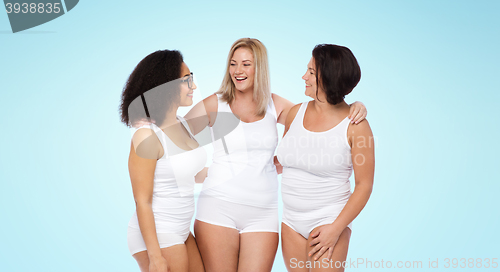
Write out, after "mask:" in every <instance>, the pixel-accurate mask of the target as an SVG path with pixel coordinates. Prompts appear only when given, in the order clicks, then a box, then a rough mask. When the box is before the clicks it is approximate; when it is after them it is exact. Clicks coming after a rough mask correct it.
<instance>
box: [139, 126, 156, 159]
mask: <svg viewBox="0 0 500 272" xmlns="http://www.w3.org/2000/svg"><path fill="white" fill-rule="evenodd" d="M132 147H133V148H134V151H135V153H136V154H137V155H138V156H139V157H142V158H145V159H157V158H158V155H159V154H160V153H163V147H162V145H161V143H160V140H159V139H158V137H157V136H156V133H155V132H154V131H153V130H152V129H149V128H141V129H138V130H137V131H136V132H135V133H134V135H133V137H132Z"/></svg>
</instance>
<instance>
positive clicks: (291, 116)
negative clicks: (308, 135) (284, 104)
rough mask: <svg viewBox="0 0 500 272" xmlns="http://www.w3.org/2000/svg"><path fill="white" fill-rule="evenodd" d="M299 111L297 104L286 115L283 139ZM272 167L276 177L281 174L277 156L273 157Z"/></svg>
mask: <svg viewBox="0 0 500 272" xmlns="http://www.w3.org/2000/svg"><path fill="white" fill-rule="evenodd" d="M299 109H300V104H297V105H295V106H292V107H291V108H290V109H289V110H288V113H287V118H286V121H285V123H284V125H285V132H283V137H285V135H286V133H287V132H288V130H289V129H290V125H291V124H292V122H293V119H295V115H297V111H298V110H299ZM274 166H276V171H277V172H278V175H279V174H281V173H282V172H283V166H282V165H281V163H280V162H279V161H278V156H274Z"/></svg>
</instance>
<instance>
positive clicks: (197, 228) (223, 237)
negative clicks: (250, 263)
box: [194, 220, 240, 272]
mask: <svg viewBox="0 0 500 272" xmlns="http://www.w3.org/2000/svg"><path fill="white" fill-rule="evenodd" d="M194 233H195V235H196V243H197V244H198V248H199V250H200V253H201V257H202V259H203V264H204V265H205V270H206V271H207V272H226V271H227V272H236V270H237V269H238V251H239V246H240V245H239V239H240V237H239V235H240V234H239V231H238V230H236V229H233V228H226V227H221V226H217V225H213V224H209V223H206V222H202V221H199V220H195V223H194Z"/></svg>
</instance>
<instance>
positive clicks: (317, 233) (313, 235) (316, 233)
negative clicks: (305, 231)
mask: <svg viewBox="0 0 500 272" xmlns="http://www.w3.org/2000/svg"><path fill="white" fill-rule="evenodd" d="M319 233H320V232H319V230H315V231H313V232H311V234H310V236H311V237H312V238H316V237H318V235H319Z"/></svg>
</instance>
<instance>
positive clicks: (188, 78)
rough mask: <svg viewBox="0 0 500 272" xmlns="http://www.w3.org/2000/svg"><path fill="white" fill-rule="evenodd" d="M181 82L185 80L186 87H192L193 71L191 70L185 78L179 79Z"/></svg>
mask: <svg viewBox="0 0 500 272" xmlns="http://www.w3.org/2000/svg"><path fill="white" fill-rule="evenodd" d="M181 82H183V83H184V82H187V84H188V88H189V89H192V88H193V72H191V73H190V75H189V76H187V78H185V79H181Z"/></svg>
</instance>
